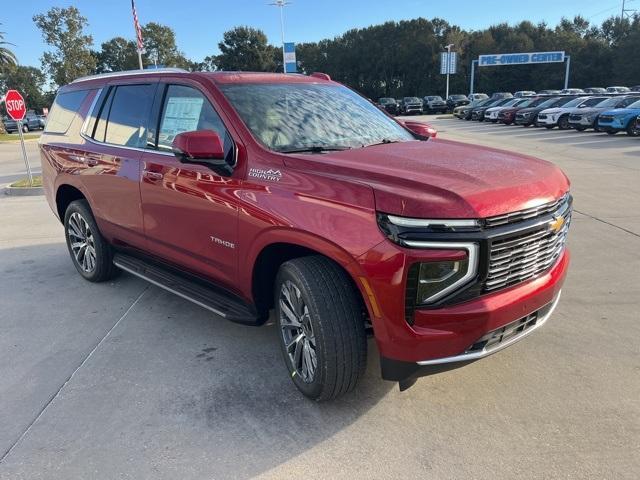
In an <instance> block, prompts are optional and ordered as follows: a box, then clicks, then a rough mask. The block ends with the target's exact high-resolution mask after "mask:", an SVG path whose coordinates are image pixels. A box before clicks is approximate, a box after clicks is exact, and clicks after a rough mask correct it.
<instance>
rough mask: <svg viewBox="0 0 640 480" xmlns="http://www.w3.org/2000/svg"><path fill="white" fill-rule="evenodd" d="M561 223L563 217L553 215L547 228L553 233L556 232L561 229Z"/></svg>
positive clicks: (562, 223) (562, 222)
mask: <svg viewBox="0 0 640 480" xmlns="http://www.w3.org/2000/svg"><path fill="white" fill-rule="evenodd" d="M563 225H564V217H561V216H557V217H554V218H553V220H552V221H551V222H550V223H549V230H553V231H554V232H555V233H558V232H559V231H560V230H562V226H563Z"/></svg>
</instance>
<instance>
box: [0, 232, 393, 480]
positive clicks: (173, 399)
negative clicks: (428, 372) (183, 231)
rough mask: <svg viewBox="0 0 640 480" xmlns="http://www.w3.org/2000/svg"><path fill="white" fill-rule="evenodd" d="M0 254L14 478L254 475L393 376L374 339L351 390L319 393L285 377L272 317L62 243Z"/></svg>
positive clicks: (314, 441) (340, 421)
mask: <svg viewBox="0 0 640 480" xmlns="http://www.w3.org/2000/svg"><path fill="white" fill-rule="evenodd" d="M0 265H1V270H2V274H3V276H2V280H1V281H0V286H1V287H2V291H3V299H7V303H6V304H4V303H5V301H4V300H3V304H4V305H3V307H5V309H4V313H3V314H2V320H1V322H0V328H2V330H3V331H5V332H8V334H7V335H3V340H1V341H0V342H1V343H0V346H1V347H2V350H3V352H4V353H0V360H1V361H2V362H1V363H2V365H3V366H2V367H0V373H2V377H3V378H4V379H5V380H0V397H2V398H4V399H5V400H6V401H3V410H4V414H3V415H0V419H1V420H3V422H2V423H3V424H4V423H5V421H6V422H7V424H11V426H12V428H11V429H10V430H11V431H10V432H9V431H7V433H6V438H5V436H4V435H3V436H1V438H0V440H1V441H2V445H0V446H1V447H2V454H4V452H5V451H6V450H7V448H9V447H10V446H11V445H12V444H13V443H15V441H16V440H17V439H18V438H20V436H21V435H22V434H24V432H25V430H27V429H28V431H27V432H26V434H24V437H23V438H21V440H20V441H19V442H18V443H17V444H16V445H15V448H13V450H12V451H11V453H10V454H9V455H7V457H6V458H5V460H4V462H3V464H2V469H3V471H4V472H5V473H6V474H8V475H9V478H22V477H29V476H30V475H31V474H33V473H35V472H39V473H40V474H42V475H44V476H45V477H46V476H49V477H50V478H55V477H57V478H70V477H72V476H74V475H73V472H87V471H92V472H97V473H98V475H97V477H99V478H115V477H119V476H122V475H125V476H127V475H133V477H135V478H151V477H155V478H157V473H158V472H162V475H161V476H162V477H163V478H164V477H165V476H167V475H168V476H171V475H173V478H230V477H233V478H250V477H253V476H255V475H257V474H259V473H261V472H264V471H268V470H270V469H272V468H274V467H276V466H277V465H279V464H281V463H283V462H286V461H288V460H290V459H291V458H292V457H295V456H297V455H299V454H301V453H303V452H304V451H306V450H308V449H311V448H313V447H314V446H316V445H318V444H320V443H322V442H323V441H324V440H326V439H328V438H330V437H332V436H334V435H335V434H337V433H338V432H340V431H341V430H343V429H345V428H347V427H348V426H349V425H351V424H352V423H353V422H355V421H356V420H357V419H358V418H360V417H362V416H364V415H366V414H367V412H368V411H369V410H371V409H372V408H374V407H375V405H376V404H377V403H378V402H379V401H380V400H381V399H382V398H383V397H384V396H385V395H387V394H388V393H389V392H390V391H391V390H392V389H394V388H397V386H396V384H394V383H391V382H384V381H382V380H381V379H380V373H379V364H378V359H377V349H376V347H375V344H374V343H375V342H374V341H373V340H370V341H369V361H368V366H367V372H366V375H365V377H364V378H363V380H362V381H361V382H360V384H359V385H358V387H357V389H356V391H354V392H352V393H351V394H348V395H346V396H345V397H343V398H341V399H338V400H337V401H334V402H332V403H324V404H318V403H315V402H313V401H310V400H308V399H306V398H304V397H303V396H302V395H301V394H300V393H299V392H298V391H297V390H296V388H295V387H294V385H293V383H292V382H291V381H290V379H289V378H288V374H287V370H286V367H285V366H284V363H283V360H282V357H281V352H280V350H279V345H278V343H277V340H278V339H277V331H276V327H275V325H273V324H267V325H265V326H263V327H246V326H241V325H236V324H233V323H230V322H227V321H225V320H223V319H220V318H216V317H215V316H213V315H212V314H210V313H209V312H208V311H206V310H204V309H202V308H200V307H197V306H195V305H192V304H191V303H189V302H187V301H185V300H183V299H181V298H179V297H176V296H174V295H171V294H168V293H166V292H165V291H163V290H161V289H159V288H157V287H153V286H150V285H148V284H146V283H145V282H142V281H140V280H138V279H137V278H134V277H133V276H131V275H128V274H122V275H120V276H119V277H118V278H117V279H115V280H114V281H112V282H108V283H104V284H91V283H88V282H86V281H84V280H82V279H81V278H80V277H79V276H78V275H77V273H76V272H75V270H74V269H73V266H72V264H71V262H70V260H69V258H68V254H67V252H66V247H65V245H64V244H47V245H36V246H29V247H23V248H9V249H0ZM30 299H39V300H43V299H46V301H30ZM132 305H133V306H132ZM23 314H24V316H25V317H26V318H22V316H23ZM119 320H120V321H119ZM118 321H119V323H117V324H116V322H118ZM21 325H22V327H21ZM114 325H115V328H113V327H114ZM112 328H113V330H112V331H110V329H112ZM105 335H107V336H106V337H105ZM100 342H101V343H100ZM96 345H98V347H97V348H96V349H95V351H94V352H93V353H91V354H90V352H91V351H92V349H93V348H94V347H95V346H96ZM11 346H15V347H12V348H10V347H11ZM34 349H35V351H34ZM89 354H90V356H89V358H88V359H87V355H89ZM78 367H79V368H78ZM76 369H77V371H76V372H75V373H74V370H76ZM72 373H74V374H73V376H72V378H70V379H69V377H70V376H71V375H72ZM67 380H68V383H66V384H65V382H66V381H67ZM63 385H64V387H63V388H62V389H61V390H60V392H59V393H58V394H56V391H57V390H58V389H59V388H60V387H61V386H63ZM8 393H10V395H9V396H8V397H7V395H6V394H8ZM42 408H45V410H44V413H42V416H41V417H40V418H38V419H37V421H35V423H33V425H32V426H29V425H30V424H31V423H32V422H33V421H34V419H36V417H37V416H38V413H39V412H40V410H41V409H42ZM11 418H18V419H19V420H20V421H15V422H13V423H11ZM0 430H3V429H0ZM133 477H132V478H133Z"/></svg>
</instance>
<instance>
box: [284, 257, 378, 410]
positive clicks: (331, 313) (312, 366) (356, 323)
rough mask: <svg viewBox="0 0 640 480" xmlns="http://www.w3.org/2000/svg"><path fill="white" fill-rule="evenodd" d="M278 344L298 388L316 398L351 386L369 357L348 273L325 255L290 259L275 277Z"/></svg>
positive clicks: (335, 395)
mask: <svg viewBox="0 0 640 480" xmlns="http://www.w3.org/2000/svg"><path fill="white" fill-rule="evenodd" d="M274 293H275V312H276V321H277V325H278V331H279V338H280V347H281V350H282V355H283V357H284V361H285V364H286V366H287V370H288V372H289V376H290V377H291V379H292V381H293V383H294V384H295V385H296V387H297V388H298V390H300V392H302V394H303V395H305V396H306V397H308V398H310V399H312V400H316V401H326V400H333V399H335V398H338V397H340V396H342V395H344V394H345V393H347V392H350V391H351V390H353V389H354V388H355V386H356V384H357V383H358V381H359V380H360V378H361V377H362V375H363V373H364V370H365V367H366V362H367V341H366V334H365V329H364V318H363V315H362V308H361V302H360V299H359V297H358V294H357V292H356V291H355V289H354V287H353V285H352V283H351V281H350V279H349V277H348V276H347V274H346V273H345V272H344V271H343V270H342V269H341V268H340V267H339V266H338V265H336V264H335V263H334V262H332V261H331V260H329V259H328V258H325V257H321V256H309V257H302V258H296V259H293V260H290V261H288V262H285V263H284V264H282V266H281V267H280V270H279V271H278V275H277V278H276V282H275V292H274Z"/></svg>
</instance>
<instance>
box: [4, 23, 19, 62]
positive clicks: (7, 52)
mask: <svg viewBox="0 0 640 480" xmlns="http://www.w3.org/2000/svg"><path fill="white" fill-rule="evenodd" d="M0 25H2V24H1V23H0ZM4 36H5V32H0V71H2V70H3V69H4V68H5V67H8V66H11V65H17V63H18V59H17V58H16V56H15V54H14V53H13V52H12V51H11V49H10V48H9V46H13V44H12V43H9V42H5V40H4Z"/></svg>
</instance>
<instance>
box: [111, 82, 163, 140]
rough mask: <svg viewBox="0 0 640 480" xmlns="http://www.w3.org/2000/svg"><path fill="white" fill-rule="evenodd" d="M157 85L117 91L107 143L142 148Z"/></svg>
mask: <svg viewBox="0 0 640 480" xmlns="http://www.w3.org/2000/svg"><path fill="white" fill-rule="evenodd" d="M155 90H156V85H155V84H153V85H123V86H118V87H116V89H115V93H114V95H113V100H111V105H110V109H109V116H108V120H107V130H106V134H105V140H104V141H105V142H106V143H111V144H114V145H122V146H125V147H135V148H142V147H144V146H145V145H146V143H147V123H148V120H149V112H150V110H151V104H152V103H153V96H154V94H155Z"/></svg>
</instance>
